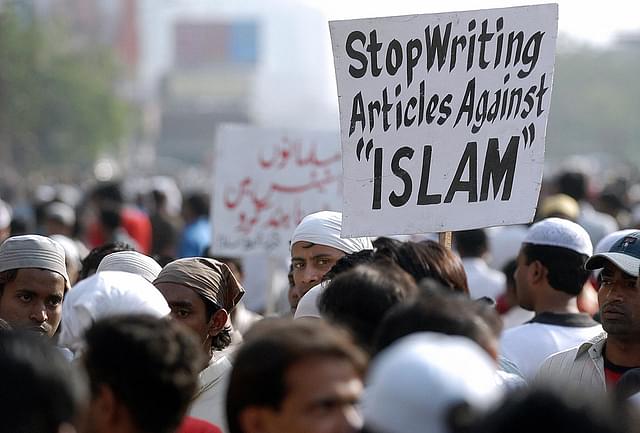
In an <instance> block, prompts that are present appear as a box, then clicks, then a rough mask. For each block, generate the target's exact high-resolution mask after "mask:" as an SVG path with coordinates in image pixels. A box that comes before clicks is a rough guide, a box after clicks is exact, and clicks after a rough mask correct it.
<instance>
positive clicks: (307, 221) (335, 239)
mask: <svg viewBox="0 0 640 433" xmlns="http://www.w3.org/2000/svg"><path fill="white" fill-rule="evenodd" d="M341 230H342V214H341V213H340V212H332V211H321V212H316V213H312V214H309V215H307V216H306V217H304V218H303V219H302V221H300V224H298V226H297V227H296V229H295V230H294V232H293V235H292V236H291V272H292V276H293V283H294V285H293V287H292V293H291V294H290V297H289V303H290V305H291V310H292V311H295V309H296V308H297V307H298V302H299V301H300V299H301V298H302V297H303V296H304V295H305V294H306V293H307V292H308V291H309V290H310V289H311V288H312V287H314V286H316V285H318V284H320V282H321V281H322V277H323V276H324V274H326V273H327V272H328V271H329V269H331V267H332V266H333V265H335V264H336V262H337V261H338V260H340V258H341V257H343V256H344V255H346V254H352V253H355V252H358V251H362V250H372V249H373V245H372V244H371V239H369V238H368V237H359V238H342V237H340V232H341Z"/></svg>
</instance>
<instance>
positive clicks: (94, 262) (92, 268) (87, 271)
mask: <svg viewBox="0 0 640 433" xmlns="http://www.w3.org/2000/svg"><path fill="white" fill-rule="evenodd" d="M119 251H135V248H133V247H132V246H131V245H129V244H127V243H125V242H120V241H118V242H109V243H106V244H102V245H100V246H97V247H95V248H94V249H92V250H91V251H90V252H89V254H87V256H86V257H85V258H84V259H82V268H81V269H80V273H79V274H78V281H80V280H84V279H85V278H87V277H90V276H91V275H93V274H95V273H96V270H97V269H98V266H99V265H100V262H101V261H102V259H104V258H105V257H106V256H108V255H109V254H111V253H116V252H119Z"/></svg>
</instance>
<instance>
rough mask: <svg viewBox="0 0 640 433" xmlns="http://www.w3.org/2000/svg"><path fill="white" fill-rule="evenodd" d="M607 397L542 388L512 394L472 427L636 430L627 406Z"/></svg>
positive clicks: (508, 431)
mask: <svg viewBox="0 0 640 433" xmlns="http://www.w3.org/2000/svg"><path fill="white" fill-rule="evenodd" d="M605 397H608V396H604V395H598V398H597V399H596V398H595V397H593V396H590V395H589V394H585V393H582V394H580V395H577V394H575V393H565V394H561V393H560V392H558V391H555V390H550V389H542V388H534V389H527V390H523V391H518V392H515V393H512V394H510V395H509V396H508V397H507V398H505V399H504V400H503V403H502V404H501V405H500V406H499V407H497V408H495V409H494V410H493V411H492V412H491V413H489V414H488V415H487V416H486V417H484V419H482V420H481V421H480V422H479V423H477V425H476V427H475V428H473V429H471V430H469V431H471V432H473V433H539V432H580V433H623V432H624V433H628V432H631V431H636V429H635V428H632V427H633V420H632V419H631V417H630V416H629V413H628V412H627V410H626V408H625V407H624V406H622V405H617V406H616V405H614V404H612V402H611V401H610V399H609V398H605Z"/></svg>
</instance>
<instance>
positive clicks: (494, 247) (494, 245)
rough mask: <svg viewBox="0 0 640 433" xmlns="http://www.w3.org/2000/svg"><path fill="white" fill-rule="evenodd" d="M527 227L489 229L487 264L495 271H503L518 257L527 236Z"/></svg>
mask: <svg viewBox="0 0 640 433" xmlns="http://www.w3.org/2000/svg"><path fill="white" fill-rule="evenodd" d="M527 230H528V229H527V226H523V225H515V226H501V227H490V228H488V229H487V236H488V237H489V253H490V254H491V257H490V259H489V260H487V262H488V263H489V266H491V267H492V268H493V269H502V268H503V267H504V265H506V264H507V262H509V260H512V259H515V258H516V257H517V256H518V252H519V251H520V247H521V246H522V241H523V240H524V238H525V237H526V236H527Z"/></svg>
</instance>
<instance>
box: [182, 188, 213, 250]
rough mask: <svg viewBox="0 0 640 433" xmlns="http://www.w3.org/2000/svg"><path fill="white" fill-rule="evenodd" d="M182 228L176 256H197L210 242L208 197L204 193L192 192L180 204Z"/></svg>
mask: <svg viewBox="0 0 640 433" xmlns="http://www.w3.org/2000/svg"><path fill="white" fill-rule="evenodd" d="M182 218H183V219H184V229H183V230H182V235H181V236H180V245H179V246H178V257H199V256H201V255H203V254H204V252H205V248H207V246H208V245H210V244H211V224H210V223H209V197H208V196H207V194H204V193H192V194H190V195H189V196H187V197H186V198H185V200H184V203H183V204H182Z"/></svg>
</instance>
